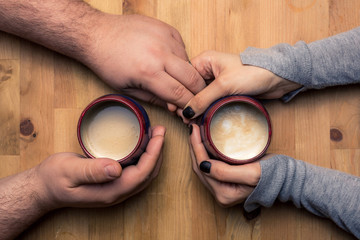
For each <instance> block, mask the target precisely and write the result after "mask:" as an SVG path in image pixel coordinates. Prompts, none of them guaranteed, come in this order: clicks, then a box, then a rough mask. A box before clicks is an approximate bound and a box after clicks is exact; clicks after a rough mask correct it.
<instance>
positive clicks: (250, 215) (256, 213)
mask: <svg viewBox="0 0 360 240" xmlns="http://www.w3.org/2000/svg"><path fill="white" fill-rule="evenodd" d="M260 213H261V207H258V208H256V209H255V210H252V211H251V212H247V211H246V210H245V209H244V212H243V215H244V217H245V218H246V219H247V220H253V219H254V218H256V217H257V216H259V215H260Z"/></svg>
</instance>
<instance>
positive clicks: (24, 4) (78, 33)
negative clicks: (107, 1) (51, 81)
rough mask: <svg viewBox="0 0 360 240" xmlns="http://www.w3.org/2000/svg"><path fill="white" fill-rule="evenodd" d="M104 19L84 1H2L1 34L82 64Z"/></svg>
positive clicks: (0, 15) (0, 5)
mask: <svg viewBox="0 0 360 240" xmlns="http://www.w3.org/2000/svg"><path fill="white" fill-rule="evenodd" d="M103 15H105V14H104V13H102V12H100V11H98V10H96V9H94V8H92V7H91V6H90V5H88V4H87V3H85V2H83V1H82V0H45V1H44V0H31V1H29V0H11V1H9V0H0V30H2V31H5V32H8V33H11V34H14V35H17V36H19V37H22V38H25V39H28V40H30V41H33V42H36V43H38V44H41V45H43V46H45V47H48V48H50V49H52V50H55V51H57V52H60V53H62V54H65V55H67V56H70V57H73V58H75V59H78V60H81V61H84V60H85V59H86V57H87V56H88V54H87V51H90V49H91V44H92V42H91V41H92V38H91V34H92V32H93V30H94V28H95V27H96V25H97V24H99V21H100V19H101V16H103Z"/></svg>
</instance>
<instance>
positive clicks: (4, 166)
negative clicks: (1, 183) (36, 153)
mask: <svg viewBox="0 0 360 240" xmlns="http://www.w3.org/2000/svg"><path fill="white" fill-rule="evenodd" d="M18 172H20V156H13V155H10V156H5V155H0V178H3V177H7V176H10V175H13V174H16V173H18Z"/></svg>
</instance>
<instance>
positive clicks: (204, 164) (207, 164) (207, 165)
mask: <svg viewBox="0 0 360 240" xmlns="http://www.w3.org/2000/svg"><path fill="white" fill-rule="evenodd" d="M210 168H211V163H210V162H208V161H202V162H201V163H200V170H201V171H203V172H204V173H210Z"/></svg>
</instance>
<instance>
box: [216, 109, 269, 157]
mask: <svg viewBox="0 0 360 240" xmlns="http://www.w3.org/2000/svg"><path fill="white" fill-rule="evenodd" d="M210 135H211V139H212V141H213V143H214V145H215V146H216V148H217V149H218V150H219V151H220V152H221V153H223V154H224V155H226V156H228V157H230V158H233V159H237V160H245V159H250V158H253V157H255V156H257V155H258V154H259V153H261V152H262V151H263V150H264V148H265V147H266V145H267V142H268V137H269V133H268V124H267V120H266V117H265V116H264V115H263V114H262V113H261V112H260V111H259V110H258V109H256V108H255V107H254V106H252V105H250V104H247V103H230V104H227V105H225V106H223V107H221V108H220V109H218V110H217V111H216V113H215V114H214V116H213V118H212V120H211V123H210Z"/></svg>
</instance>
